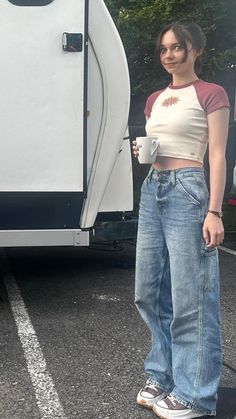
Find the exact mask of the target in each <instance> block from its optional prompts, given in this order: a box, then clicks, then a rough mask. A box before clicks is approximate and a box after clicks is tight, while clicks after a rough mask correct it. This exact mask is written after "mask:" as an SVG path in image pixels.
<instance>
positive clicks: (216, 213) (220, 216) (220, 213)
mask: <svg viewBox="0 0 236 419" xmlns="http://www.w3.org/2000/svg"><path fill="white" fill-rule="evenodd" d="M208 212H210V213H211V214H214V215H216V216H217V217H218V218H222V217H223V212H222V211H213V210H208Z"/></svg>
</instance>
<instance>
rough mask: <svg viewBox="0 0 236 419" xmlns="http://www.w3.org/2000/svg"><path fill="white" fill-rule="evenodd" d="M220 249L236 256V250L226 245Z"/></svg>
mask: <svg viewBox="0 0 236 419" xmlns="http://www.w3.org/2000/svg"><path fill="white" fill-rule="evenodd" d="M218 249H220V250H222V251H223V252H226V253H229V254H230V255H234V256H236V250H232V249H228V247H225V246H219V247H218Z"/></svg>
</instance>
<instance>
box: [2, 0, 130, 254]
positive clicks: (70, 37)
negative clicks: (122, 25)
mask: <svg viewBox="0 0 236 419" xmlns="http://www.w3.org/2000/svg"><path fill="white" fill-rule="evenodd" d="M0 39H1V41H0V57H1V65H0V77H1V84H0V117H1V122H0V139H1V140H0V141H1V152H0V202H1V204H0V246H2V247H7V246H14V247H15V246H55V245H89V243H90V241H91V237H92V236H93V234H95V238H96V228H95V226H96V219H97V216H98V214H101V213H103V214H105V213H109V214H110V213H112V212H119V213H121V214H122V213H125V212H126V211H131V210H132V209H133V181H132V165H131V152H130V144H129V140H128V138H127V121H128V113H129V100H130V84H129V74H128V68H127V62H126V57H125V53H124V49H123V46H122V43H121V40H120V38H119V35H118V33H117V30H116V28H115V25H114V23H113V21H112V19H111V17H110V15H109V13H108V11H107V9H106V6H105V4H104V2H103V1H102V0H66V1H65V0H1V2H0ZM123 218H125V217H123ZM126 225H127V224H126V223H125V221H124V220H121V221H120V223H119V228H118V229H117V230H116V231H117V233H118V232H119V234H120V233H121V232H123V233H124V236H125V232H127V231H129V227H126ZM104 226H109V223H105V224H104V223H103V225H102V228H104V238H106V231H108V230H109V227H108V230H106V228H105V227H104ZM124 226H125V227H124ZM130 229H131V230H130V234H131V235H132V234H133V232H134V229H135V227H134V229H133V224H132V226H131V227H130ZM98 230H99V229H98ZM100 231H101V230H100ZM121 235H122V234H121ZM128 235H129V234H128ZM107 238H112V235H109V237H107ZM115 238H116V237H115V236H114V237H113V239H115ZM118 238H119V237H117V239H118Z"/></svg>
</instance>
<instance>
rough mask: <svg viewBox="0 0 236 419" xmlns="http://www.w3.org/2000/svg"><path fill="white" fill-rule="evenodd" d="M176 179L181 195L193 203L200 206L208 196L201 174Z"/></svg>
mask: <svg viewBox="0 0 236 419" xmlns="http://www.w3.org/2000/svg"><path fill="white" fill-rule="evenodd" d="M176 181H177V186H178V188H179V190H180V191H181V192H182V193H183V196H184V197H185V198H187V199H188V200H189V201H191V202H192V203H193V204H194V205H197V206H201V205H202V204H203V202H204V201H205V200H206V199H207V198H208V195H209V194H208V190H207V186H206V183H205V180H204V178H202V176H193V175H189V176H183V177H181V178H180V177H177V179H176Z"/></svg>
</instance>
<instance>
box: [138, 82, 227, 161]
mask: <svg viewBox="0 0 236 419" xmlns="http://www.w3.org/2000/svg"><path fill="white" fill-rule="evenodd" d="M223 107H229V99H228V96H227V94H226V92H225V90H224V89H223V87H221V86H219V85H217V84H214V83H208V82H205V81H203V80H195V81H194V82H191V83H189V84H186V85H184V86H172V85H169V86H168V87H167V88H166V89H164V90H159V91H157V92H154V93H152V94H151V95H150V96H149V97H148V99H147V102H146V106H145V110H144V113H145V115H146V117H147V118H148V120H147V123H146V133H147V135H148V136H152V137H158V140H159V148H158V155H159V156H169V157H175V158H182V159H188V160H196V161H198V162H201V163H202V162H203V157H204V154H205V152H206V148H207V143H208V124H207V115H208V114H210V113H211V112H214V111H216V110H217V109H220V108H223Z"/></svg>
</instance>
